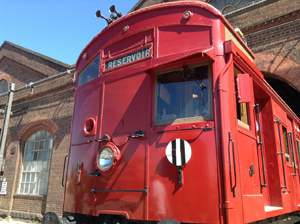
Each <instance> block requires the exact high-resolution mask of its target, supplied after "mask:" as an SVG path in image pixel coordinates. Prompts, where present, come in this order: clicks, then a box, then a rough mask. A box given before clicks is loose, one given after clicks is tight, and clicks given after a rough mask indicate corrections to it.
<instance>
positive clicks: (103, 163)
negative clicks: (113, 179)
mask: <svg viewBox="0 0 300 224" xmlns="http://www.w3.org/2000/svg"><path fill="white" fill-rule="evenodd" d="M120 159H121V153H120V150H119V149H118V147H117V146H116V145H115V144H113V143H112V142H108V143H106V144H105V146H103V147H102V148H101V149H100V150H99V153H98V155H97V166H98V169H99V171H100V172H101V173H102V174H103V175H110V174H111V173H112V172H114V170H115V168H116V167H117V166H118V161H119V160H120Z"/></svg>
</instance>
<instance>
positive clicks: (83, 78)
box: [77, 56, 100, 86]
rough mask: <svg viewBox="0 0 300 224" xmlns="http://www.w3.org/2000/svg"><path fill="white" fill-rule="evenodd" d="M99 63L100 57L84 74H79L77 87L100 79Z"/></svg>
mask: <svg viewBox="0 0 300 224" xmlns="http://www.w3.org/2000/svg"><path fill="white" fill-rule="evenodd" d="M99 63H100V56H97V57H96V58H95V60H94V61H93V62H91V63H90V64H89V65H88V66H87V67H86V68H85V69H84V70H83V71H82V72H80V73H79V75H78V84H77V86H81V85H83V84H84V83H87V82H89V81H91V80H93V79H95V78H97V77H98V75H99Z"/></svg>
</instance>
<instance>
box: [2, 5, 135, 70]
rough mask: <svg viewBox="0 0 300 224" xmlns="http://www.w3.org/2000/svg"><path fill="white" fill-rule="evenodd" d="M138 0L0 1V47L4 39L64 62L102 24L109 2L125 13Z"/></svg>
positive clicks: (71, 59) (72, 59)
mask: <svg viewBox="0 0 300 224" xmlns="http://www.w3.org/2000/svg"><path fill="white" fill-rule="evenodd" d="M137 2H138V0H114V1H107V0H106V1H105V0H0V46H1V45H2V44H3V42H4V41H5V40H7V41H9V42H12V43H14V44H17V45H19V46H22V47H25V48H27V49H30V50H32V51H36V52H38V53H40V54H43V55H46V56H48V57H51V58H53V59H56V60H59V61H61V62H64V63H67V64H70V65H72V64H75V63H76V61H77V57H78V56H79V54H80V52H81V51H82V49H83V48H84V47H85V46H86V44H87V43H88V42H89V41H90V40H91V39H92V38H93V37H94V36H95V35H96V34H97V33H98V32H100V31H101V30H102V29H103V28H104V27H106V21H105V20H104V19H101V18H98V19H97V18H95V13H96V11H97V10H101V12H102V14H103V15H104V16H106V17H109V15H110V13H109V12H108V10H109V7H110V6H111V5H115V6H116V9H117V10H118V11H120V12H122V13H123V15H125V14H127V13H128V11H129V10H130V9H131V8H132V7H133V6H134V5H135V4H136V3H137Z"/></svg>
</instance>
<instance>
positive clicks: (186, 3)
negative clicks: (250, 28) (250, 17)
mask: <svg viewBox="0 0 300 224" xmlns="http://www.w3.org/2000/svg"><path fill="white" fill-rule="evenodd" d="M189 6H191V7H198V8H202V9H204V10H206V11H208V12H210V13H212V14H213V15H214V16H216V17H218V18H219V19H220V20H221V21H222V22H223V23H224V24H225V26H226V27H227V29H228V30H229V32H230V33H231V34H232V36H233V37H234V38H235V39H236V40H237V41H238V45H240V46H239V47H242V48H243V49H244V51H245V52H247V54H248V55H249V56H250V57H251V58H252V60H253V59H254V58H255V55H254V54H253V53H252V51H251V50H250V49H249V48H248V46H247V45H246V44H245V42H244V41H243V40H242V38H241V37H240V36H239V35H238V34H237V33H236V32H235V30H234V29H233V27H232V26H231V25H230V24H229V22H228V21H227V20H226V19H225V17H224V16H223V15H222V13H221V12H220V11H219V10H217V9H216V8H214V7H213V6H212V5H210V4H207V3H204V2H199V1H179V2H168V3H163V4H157V5H153V6H149V7H146V8H142V9H140V10H137V11H133V12H131V13H129V14H127V15H125V16H123V17H121V18H120V19H118V20H116V21H114V22H112V23H111V24H109V25H108V26H107V27H105V28H104V29H103V30H101V31H100V32H99V33H98V34H97V35H96V36H95V37H94V38H93V39H92V40H91V41H90V42H89V43H88V44H87V46H86V47H85V48H84V49H83V51H82V52H81V54H80V55H79V58H78V60H77V63H76V68H77V64H78V62H79V61H80V59H81V58H82V56H83V54H84V52H86V51H87V49H88V48H89V47H91V46H92V45H93V44H94V42H95V41H96V40H98V38H101V36H102V34H103V33H105V32H106V31H107V30H109V29H112V28H113V27H115V26H117V25H118V24H120V23H121V22H124V21H126V20H128V19H131V18H132V17H137V16H140V15H142V14H145V13H148V12H151V11H157V10H160V9H165V8H171V7H172V8H178V7H189ZM125 36H128V35H124V37H125ZM107 44H108V42H107V43H104V45H107Z"/></svg>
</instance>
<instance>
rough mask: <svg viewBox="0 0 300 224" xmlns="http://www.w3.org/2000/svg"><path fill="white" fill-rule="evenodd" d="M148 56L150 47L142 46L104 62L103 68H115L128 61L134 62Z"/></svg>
mask: <svg viewBox="0 0 300 224" xmlns="http://www.w3.org/2000/svg"><path fill="white" fill-rule="evenodd" d="M149 56H150V47H147V48H143V49H141V50H139V51H135V52H132V53H130V54H126V55H124V56H122V57H119V58H116V59H113V60H110V61H107V62H105V70H108V69H112V68H116V67H118V66H121V65H125V64H128V63H130V62H134V61H136V60H140V59H142V58H146V57H149Z"/></svg>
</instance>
